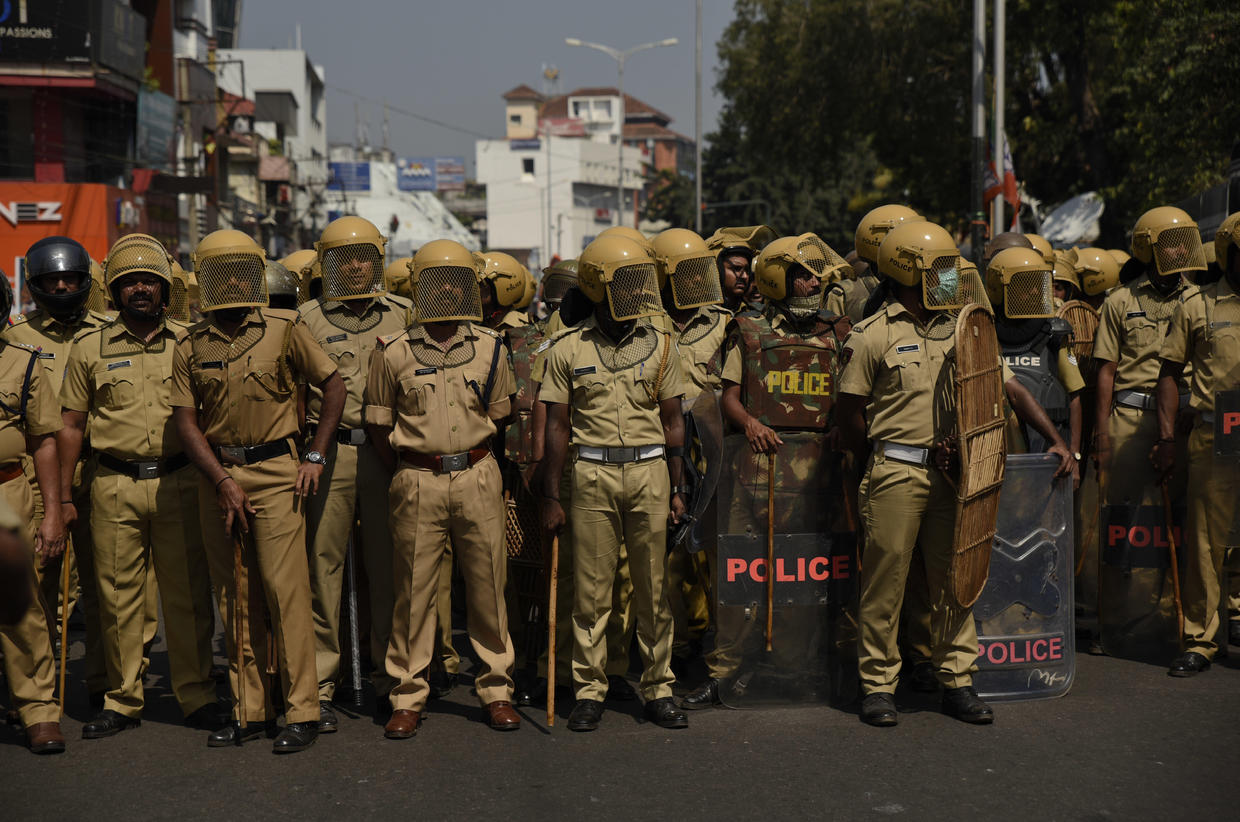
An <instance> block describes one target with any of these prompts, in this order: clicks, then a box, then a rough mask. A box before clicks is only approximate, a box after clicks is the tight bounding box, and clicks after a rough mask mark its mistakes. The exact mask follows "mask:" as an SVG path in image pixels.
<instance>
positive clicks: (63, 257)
mask: <svg viewBox="0 0 1240 822" xmlns="http://www.w3.org/2000/svg"><path fill="white" fill-rule="evenodd" d="M91 285H92V280H91V276H90V254H88V253H87V251H86V249H85V248H84V247H83V246H82V244H81V243H79V242H78V241H77V240H73V239H70V238H68V237H60V236H53V237H44V238H43V239H41V240H39V241H37V242H36V243H35V244H34V245H32V246H30V248H29V249H28V250H27V251H26V287H27V288H29V289H30V296H31V297H33V298H34V301H35V304H36V305H38V306H39V308H42V309H43V310H44V311H46V312H47V313H48V314H49V315H51V317H52V318H53V319H55V320H56V321H58V322H63V323H67V322H72V321H74V320H76V319H77V318H78V317H80V316H81V315H82V312H83V311H85V310H86V300H87V298H88V297H89V296H90V290H91Z"/></svg>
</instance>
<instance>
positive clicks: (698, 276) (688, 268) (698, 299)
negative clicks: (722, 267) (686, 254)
mask: <svg viewBox="0 0 1240 822" xmlns="http://www.w3.org/2000/svg"><path fill="white" fill-rule="evenodd" d="M671 279H672V298H673V299H674V300H675V301H676V307H677V308H697V307H698V306H700V305H715V304H716V303H721V302H723V289H722V288H721V287H720V285H719V266H718V264H717V263H716V262H715V258H714V257H694V258H692V259H688V260H681V261H680V262H678V263H676V269H675V270H674V271H673V272H672V278H671Z"/></svg>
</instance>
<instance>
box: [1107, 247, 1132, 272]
mask: <svg viewBox="0 0 1240 822" xmlns="http://www.w3.org/2000/svg"><path fill="white" fill-rule="evenodd" d="M1107 253H1108V254H1110V255H1111V259H1112V260H1115V264H1116V265H1117V266H1119V267H1120V268H1123V267H1124V266H1125V265H1127V264H1128V261H1129V260H1131V259H1132V255H1131V254H1129V253H1128V252H1127V251H1125V250H1124V249H1122V248H1109V249H1107Z"/></svg>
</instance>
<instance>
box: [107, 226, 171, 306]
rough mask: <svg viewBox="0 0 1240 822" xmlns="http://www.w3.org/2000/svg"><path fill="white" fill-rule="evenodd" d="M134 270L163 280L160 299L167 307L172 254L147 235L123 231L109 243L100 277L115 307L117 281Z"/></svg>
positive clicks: (133, 272)
mask: <svg viewBox="0 0 1240 822" xmlns="http://www.w3.org/2000/svg"><path fill="white" fill-rule="evenodd" d="M136 273H142V274H153V275H155V276H156V277H158V278H159V279H160V280H161V281H162V282H163V294H162V296H161V298H160V301H161V303H162V305H163V307H164V308H165V309H167V308H168V306H169V304H170V302H171V298H172V287H173V280H172V255H171V254H169V253H168V249H166V248H164V246H163V244H162V243H160V241H159V240H157V239H155V238H154V237H152V236H151V235H149V234H126V235H125V236H124V237H121V238H120V239H119V240H117V241H116V242H115V243H113V244H112V249H111V250H110V251H108V256H107V258H105V259H104V261H103V279H104V282H105V283H107V287H108V293H109V294H111V295H112V303H113V304H114V305H115V306H116V307H117V308H120V305H121V300H120V294H119V293H118V291H117V288H116V286H117V281H119V280H120V279H121V278H122V277H124V276H125V275H127V274H136Z"/></svg>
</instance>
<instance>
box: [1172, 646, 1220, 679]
mask: <svg viewBox="0 0 1240 822" xmlns="http://www.w3.org/2000/svg"><path fill="white" fill-rule="evenodd" d="M1208 670H1210V660H1208V659H1206V658H1205V657H1204V656H1202V655H1201V654H1199V653H1197V652H1196V651H1186V652H1185V653H1182V654H1180V655H1179V656H1177V657H1176V658H1175V661H1174V662H1172V663H1171V669H1170V670H1168V671H1167V673H1168V674H1170V675H1171V676H1196V675H1197V674H1199V673H1201V672H1202V671H1208Z"/></svg>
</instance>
